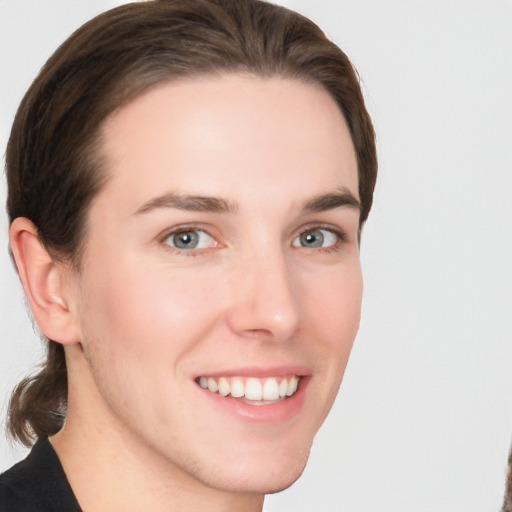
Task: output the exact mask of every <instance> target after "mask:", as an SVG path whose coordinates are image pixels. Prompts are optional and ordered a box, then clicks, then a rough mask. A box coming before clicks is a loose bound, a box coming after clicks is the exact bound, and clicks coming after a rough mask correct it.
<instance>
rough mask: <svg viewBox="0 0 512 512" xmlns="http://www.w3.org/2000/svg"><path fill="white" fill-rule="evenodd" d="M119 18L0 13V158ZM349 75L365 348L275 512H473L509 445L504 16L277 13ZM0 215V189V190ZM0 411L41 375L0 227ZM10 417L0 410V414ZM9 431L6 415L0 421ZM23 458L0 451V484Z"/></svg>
mask: <svg viewBox="0 0 512 512" xmlns="http://www.w3.org/2000/svg"><path fill="white" fill-rule="evenodd" d="M120 3H122V2H118V1H114V0H88V1H87V2H83V1H79V0H45V1H44V2H41V1H40V0H0V119H1V127H0V129H1V131H0V146H1V147H2V152H3V151H4V149H5V144H6V140H7V137H8V132H9V129H10V124H11V123H12V119H13V116H14V113H15V109H16V107H17V105H18V103H19V101H20V100H21V98H22V95H23V93H24V92H25V90H26V89H27V87H28V85H29V84H30V82H31V80H32V79H33V78H34V76H35V74H36V73H37V71H38V69H39V68H40V67H41V65H42V64H43V62H44V61H45V60H46V59H47V58H48V57H49V56H50V54H51V53H52V52H53V50H54V49H55V48H56V47H57V46H58V44H60V43H61V42H62V41H63V40H64V39H65V37H67V36H68V35H69V34H70V33H71V31H72V30H73V29H75V28H77V27H78V26H79V25H80V24H82V23H83V22H84V21H86V20H87V19H89V18H90V17H92V16H93V15H94V14H97V13H99V12H101V11H103V10H106V9H107V8H110V7H113V6H115V5H118V4H120ZM281 3H283V4H284V5H287V6H290V7H292V8H295V9H297V10H299V11H300V12H302V13H304V14H306V15H307V16H309V17H311V18H312V19H313V20H315V21H317V22H318V23H319V24H320V26H322V28H323V29H324V30H325V31H326V32H327V33H328V35H329V36H330V37H331V38H332V39H334V40H335V41H336V42H337V43H338V44H339V45H340V46H341V47H342V48H343V49H344V50H345V51H346V52H347V54H348V55H349V56H350V57H351V58H352V60H353V62H354V64H355V65H356V67H357V68H358V70H359V72H360V74H361V77H362V80H363V87H364V91H365V95H366V98H367V102H368V106H369V109H370V111H371V113H372V115H373V119H374V122H375V126H376V129H377V133H378V146H379V157H380V179H379V183H378V188H377V191H376V198H375V207H374V211H373V212H372V214H371V216H370V220H369V222H368V225H367V226H366V228H365V230H364V234H363V241H362V260H363V268H364V272H365V297H364V305H363V319H362V325H361V330H360V333H359V335H358V338H357V340H356V344H355V347H354V351H353V355H352V358H351V361H350V363H349V367H348V369H347V373H346V376H345V379H344V383H343V385H342V389H341V392H340V395H339V397H338V400H337V402H336V404H335V406H334V409H333V411H332V413H331V416H330V417H329V419H328V421H327V422H326V424H325V426H324V427H323V428H322V430H321V431H320V433H319V435H318V437H317V440H316V442H315V447H314V449H313V454H312V457H311V460H310V463H309V465H308V468H307V470H306V472H305V474H304V476H303V477H302V479H301V480H299V482H298V483H297V484H295V485H294V486H293V487H292V488H290V489H289V490H287V491H285V492H283V493H281V494H279V495H276V496H272V497H269V498H268V499H267V501H266V509H268V510H270V511H276V512H277V511H294V512H301V511H308V512H320V511H324V512H335V511H336V512H339V511H353V512H363V511H372V512H385V511H393V512H401V511H403V512H426V511H428V512H433V511H440V512H441V511H442V512H456V511H465V512H473V511H474V512H483V511H496V510H498V509H499V507H500V505H501V499H502V494H503V486H504V479H505V468H506V458H507V452H508V447H509V443H510V440H511V435H512V339H511V338H512V336H511V333H512V325H511V323H512V320H511V318H512V286H511V285H512V272H511V268H512V237H511V235H512V206H511V194H512V150H511V147H512V96H511V92H512V38H511V27H512V25H511V22H512V2H511V1H510V0H432V1H420V0H409V1H399V0H390V1H387V2H383V1H382V0H341V1H340V0H338V1H336V0H319V1H316V2H313V1H309V2H308V1H307V0H296V1H293V0H291V1H287V2H286V1H283V2H281ZM0 187H1V191H0V200H1V201H2V203H4V200H5V179H3V180H2V181H1V183H0ZM0 247H1V250H0V290H1V293H0V401H1V402H2V404H3V407H5V400H6V399H7V397H8V395H9V393H10V391H11V389H12V387H13V386H14V385H15V383H16V382H17V381H18V380H19V379H20V378H21V377H22V376H23V375H25V374H26V373H27V371H29V369H30V368H32V366H33V365H34V364H36V363H37V361H38V360H39V358H40V356H41V344H40V342H39V341H38V339H37V336H36V335H35V334H34V330H33V328H32V327H31V322H30V320H29V316H28V315H27V313H26V310H25V309H24V303H23V298H22V293H21V290H20V287H19V285H18V282H17V278H16V275H15V273H14V271H13V270H12V267H11V264H10V261H9V257H8V254H7V219H6V216H5V213H4V212H3V210H2V212H1V217H0ZM4 410H5V409H2V411H4ZM2 416H4V414H2ZM24 453H25V450H24V449H23V448H21V447H19V446H14V447H13V446H12V445H10V444H9V442H8V441H7V440H6V439H5V436H3V435H0V470H3V469H6V468H7V467H9V466H10V465H11V464H12V463H13V462H14V461H15V460H17V459H18V458H19V457H21V456H22V454H24Z"/></svg>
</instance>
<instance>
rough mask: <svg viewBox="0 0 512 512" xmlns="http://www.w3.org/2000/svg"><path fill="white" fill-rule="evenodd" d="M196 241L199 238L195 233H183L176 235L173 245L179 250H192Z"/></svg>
mask: <svg viewBox="0 0 512 512" xmlns="http://www.w3.org/2000/svg"><path fill="white" fill-rule="evenodd" d="M198 240H199V237H198V236H197V233H195V232H194V231H185V232H183V233H179V234H178V235H176V237H175V241H174V243H175V245H176V247H178V248H179V249H190V248H192V249H193V248H195V247H196V245H197V242H198Z"/></svg>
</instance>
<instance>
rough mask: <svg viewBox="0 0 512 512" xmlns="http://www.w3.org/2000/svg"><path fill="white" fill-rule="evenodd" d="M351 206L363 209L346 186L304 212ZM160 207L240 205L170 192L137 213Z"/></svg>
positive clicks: (232, 208) (212, 209) (231, 208)
mask: <svg viewBox="0 0 512 512" xmlns="http://www.w3.org/2000/svg"><path fill="white" fill-rule="evenodd" d="M341 207H349V208H355V209H357V210H361V203H360V202H359V200H358V199H357V198H356V197H355V196H354V195H353V194H352V192H350V191H349V190H348V189H346V188H342V189H340V191H339V192H331V193H327V194H319V195H317V196H315V197H313V198H312V199H308V200H307V201H306V202H305V203H303V204H302V206H301V208H300V210H301V211H302V212H304V213H318V212H323V211H327V210H334V209H336V208H341ZM159 208H175V209H177V210H184V211H190V212H209V213H231V214H233V213H236V212H237V211H238V205H237V204H236V203H235V202H233V201H229V200H227V199H223V198H220V197H211V196H196V195H181V194H175V193H173V192H169V193H166V194H163V195H161V196H158V197H154V198H152V199H150V200H149V201H148V202H146V203H144V204H143V205H142V206H141V207H140V208H139V209H138V210H137V211H136V212H135V215H139V214H143V213H147V212H150V211H152V210H156V209H159Z"/></svg>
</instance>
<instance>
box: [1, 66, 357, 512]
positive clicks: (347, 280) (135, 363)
mask: <svg viewBox="0 0 512 512" xmlns="http://www.w3.org/2000/svg"><path fill="white" fill-rule="evenodd" d="M102 137H103V153H104V156H105V157H106V161H107V170H108V175H109V178H108V181H107V184H106V185H105V187H104V188H103V189H102V190H101V191H100V193H99V194H98V195H97V196H96V198H95V199H94V200H93V203H92V205H91V208H90V211H89V213H88V227H87V235H86V244H85V249H84V254H83V260H82V268H81V271H80V273H78V274H77V273H76V272H75V271H74V270H73V269H72V268H71V267H69V266H67V265H65V264H63V263H57V262H53V261H52V262H50V260H49V259H47V260H44V254H43V252H41V251H43V249H42V248H41V247H40V246H39V245H38V241H37V238H36V232H35V230H34V228H33V227H31V225H30V223H29V221H27V220H26V219H19V220H17V221H15V223H13V227H12V228H11V244H12V245H13V252H14V253H15V256H16V257H17V261H18V262H19V267H21V270H20V275H21V276H22V281H23V283H24V285H25V289H26V290H27V296H28V297H29V302H30V303H31V305H32V304H33V310H34V309H35V312H34V316H35V317H36V320H37V321H38V323H39V325H40V327H41V329H42V331H43V332H44V333H45V334H46V335H47V336H49V337H51V338H52V339H54V340H56V341H59V342H61V343H63V344H65V346H66V357H67V362H68V373H69V409H68V417H67V420H66V424H65V426H64V428H63V430H62V431H61V432H60V433H59V434H57V435H56V436H55V437H54V438H52V440H51V442H52V443H53V446H54V447H55V449H56V451H57V453H58V455H59V458H60V459H61V461H62V463H63V466H64V469H65V471H66V474H67V475H68V478H69V480H70V483H71V485H72V487H73V489H74V491H75V494H76V495H77V497H78V500H79V502H80V503H81V506H82V507H83V508H84V509H85V510H87V511H89V512H91V511H92V512H93V511H96V510H110V509H117V510H125V511H131V510H153V511H159V510H174V509H178V507H180V509H181V510H196V509H199V508H202V509H203V508H204V505H205V503H207V504H208V510H260V509H261V507H262V503H263V495H264V494H266V493H271V492H276V491H279V490H282V489H284V488H286V487H288V486H289V485H291V484H292V483H293V482H294V481H295V480H296V479H297V478H298V477H299V476H300V474H301V473H302V471H303V469H304V466H305V463H306V460H307V457H308V455H309V451H310V447H311V443H312V441H313V438H314V435H315V434H316V432H317V430H318V428H319V427H320V425H321V424H322V422H323V421H324V419H325V417H326V415H327V413H328V411H329V409H330V408H331V406H332V403H333V401H334V398H335V396H336V393H337V391H338V388H339V385H340V382H341V379H342V375H343V372H344V369H345V366H346V363H347V360H348V357H349V354H350V350H351V347H352V343H353V340H354V338H355V335H356V332H357V329H358V325H359V317H360V306H361V293H362V279H361V270H360V261H359V247H358V240H357V232H358V223H359V209H358V208H357V207H355V206H354V205H350V204H341V205H339V204H337V203H336V204H330V206H325V204H324V206H320V207H318V205H317V207H312V200H313V199H315V198H317V197H318V196H322V195H326V194H327V195H328V198H331V197H332V195H336V197H339V196H340V194H341V195H342V196H343V197H349V196H350V197H352V199H353V200H354V201H357V200H358V181H357V180H358V178H357V162H356V156H355V152H354V148H353V145H352V142H351V139H350V135H349V132H348V129H347V126H346V123H345V121H344V119H343V116H342V115H341V113H340V111H339V109H338V107H337V106H336V104H335V103H334V101H333V100H332V99H331V97H330V96H329V95H328V94H327V92H325V91H324V90H323V89H321V88H320V87H318V86H315V85H311V84H306V83H301V82H298V81H294V80H285V79H279V78H265V79H262V78H257V77H253V76H247V75H227V76H222V77H216V78H211V77H206V78H202V79H199V78H195V79H194V80H190V81H181V82H176V83H172V84H165V85H161V86H159V87H157V88H155V89H152V90H151V91H149V92H146V93H144V94H143V95H142V96H140V97H138V98H137V99H135V100H134V101H133V102H131V103H130V104H128V105H127V106H125V107H124V108H123V109H121V110H119V111H118V112H116V113H115V114H114V115H112V116H111V117H110V118H109V119H108V120H107V122H106V123H105V125H104V127H103V133H102ZM170 194H172V197H173V198H176V197H183V196H208V197H214V198H217V199H218V198H221V199H222V200H223V201H224V202H223V203H222V204H224V205H227V206H229V208H226V210H227V211H223V212H217V211H189V210H187V209H183V208H176V207H173V204H174V203H172V202H171V203H172V204H171V203H170V202H169V200H168V199H169V197H170V196H169V195H170ZM162 197H163V198H164V199H166V200H167V201H165V200H163V199H162ZM158 198H159V199H158ZM335 202H336V201H335ZM338 202H339V201H338ZM308 203H309V206H310V208H305V205H307V204H308ZM324 203H325V201H324ZM331 203H332V201H331ZM341 203H343V201H341ZM317 210H319V211H317ZM184 229H185V230H189V231H190V230H201V236H202V239H201V240H202V241H201V245H200V247H199V248H196V249H182V250H179V249H177V248H176V247H173V241H175V239H173V238H172V237H171V236H170V234H171V233H172V232H174V231H176V230H182V231H183V230H184ZM315 229H322V230H324V231H322V234H323V235H324V236H325V237H326V238H325V243H324V245H323V246H320V247H309V246H303V245H301V243H302V242H301V239H300V235H301V234H303V233H311V231H312V230H315ZM194 233H197V231H194ZM202 233H206V235H205V234H202ZM316 233H318V232H316ZM38 251H39V252H38ZM31 258H32V260H35V261H36V263H35V264H34V265H33V267H34V266H35V268H36V269H37V268H39V269H43V268H44V269H45V270H44V271H42V270H40V271H39V274H38V272H37V270H30V269H31V268H32V267H31V264H30V261H31ZM42 261H45V262H46V263H45V264H44V265H43V264H42V263H41V262H42ZM37 262H39V263H37ZM38 264H39V267H38V266H37V265H38ZM24 269H26V270H24ZM31 275H33V276H36V277H30V276H31ZM31 283H36V284H31ZM38 294H39V295H38ZM38 296H39V299H38V298H37V297H38ZM41 296H42V297H43V298H42V299H41ZM34 297H35V298H34ZM43 299H44V300H43ZM38 301H39V302H38ZM45 308H46V309H45ZM51 308H53V309H52V314H50V313H49V310H50V309H51ZM291 366H293V367H300V368H303V369H304V373H305V374H306V373H307V375H308V376H307V387H306V385H304V388H305V389H304V400H303V403H302V404H301V407H300V408H299V410H298V411H297V412H296V413H294V414H293V415H292V416H291V417H287V418H286V419H285V420H279V421H277V420H276V421H268V420H266V421H260V422H258V421H252V420H247V419H243V418H241V417H239V416H238V415H237V414H232V413H231V412H229V411H228V412H227V411H226V410H224V409H223V408H222V407H217V402H215V401H212V400H211V397H210V396H208V393H209V392H208V391H205V390H203V389H201V388H200V387H199V386H198V385H197V383H196V379H197V377H198V376H200V375H209V374H223V373H226V372H227V371H232V370H233V369H235V370H236V369H240V368H251V369H252V370H251V371H255V369H256V370H257V371H259V370H261V371H265V370H266V369H269V368H270V369H272V368H277V367H286V368H289V367H291ZM304 382H306V378H305V379H304Z"/></svg>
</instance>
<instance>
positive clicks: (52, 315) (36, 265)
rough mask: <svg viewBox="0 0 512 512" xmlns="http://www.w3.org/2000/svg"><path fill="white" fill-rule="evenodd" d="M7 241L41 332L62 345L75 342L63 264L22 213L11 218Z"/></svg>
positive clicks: (74, 324) (77, 335)
mask: <svg viewBox="0 0 512 512" xmlns="http://www.w3.org/2000/svg"><path fill="white" fill-rule="evenodd" d="M9 242H10V246H11V250H12V254H13V257H14V261H15V263H16V267H17V269H18V274H19V276H20V280H21V284H22V285H23V289H24V290H25V295H26V297H27V300H28V303H29V305H30V309H31V311H32V314H33V316H34V319H35V321H36V323H37V325H38V326H39V329H40V330H41V332H42V333H43V334H44V335H45V336H46V337H47V338H49V339H51V340H53V341H56V342H59V343H62V344H64V345H68V344H72V343H77V342H79V334H78V329H77V328H76V322H75V318H74V316H73V313H72V312H73V308H70V305H71V300H72V297H71V296H70V293H69V290H68V289H67V288H66V286H65V279H64V277H65V276H64V270H65V269H64V264H61V263H57V262H56V261H55V260H54V259H53V258H52V257H51V256H50V254H49V253H48V251H47V250H46V248H45V247H44V245H43V244H42V242H41V240H40V239H39V236H38V233H37V228H36V227H35V226H34V224H33V223H32V222H31V221H30V220H28V219H26V218H24V217H18V218H17V219H15V220H14V221H13V222H12V224H11V226H10V228H9ZM67 271H68V272H72V271H71V269H68V270H67Z"/></svg>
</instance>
